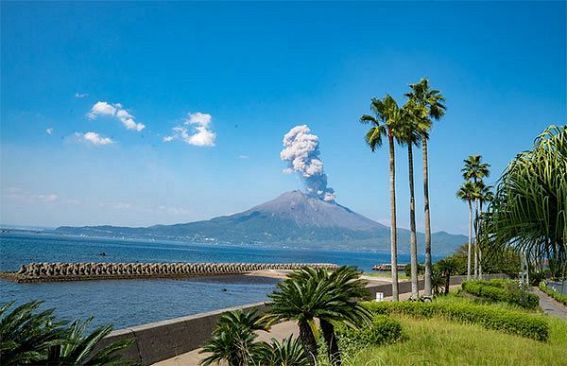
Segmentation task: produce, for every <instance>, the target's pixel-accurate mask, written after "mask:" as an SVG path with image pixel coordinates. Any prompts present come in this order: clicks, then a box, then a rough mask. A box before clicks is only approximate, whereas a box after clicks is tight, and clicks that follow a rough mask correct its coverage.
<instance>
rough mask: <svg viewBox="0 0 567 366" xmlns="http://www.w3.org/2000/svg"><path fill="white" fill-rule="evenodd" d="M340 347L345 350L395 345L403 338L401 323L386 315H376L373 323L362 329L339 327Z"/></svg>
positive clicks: (337, 330)
mask: <svg viewBox="0 0 567 366" xmlns="http://www.w3.org/2000/svg"><path fill="white" fill-rule="evenodd" d="M336 332H337V336H338V338H339V346H340V348H341V349H342V350H343V351H344V350H349V349H360V348H365V347H367V346H378V345H381V344H388V343H394V342H396V341H398V340H399V339H400V338H401V337H402V326H401V325H400V323H399V322H398V321H397V320H395V319H392V318H390V317H387V316H384V315H375V316H374V317H373V318H372V323H371V324H370V325H369V326H367V327H364V328H362V329H352V328H348V327H346V326H344V325H339V326H338V327H337V329H336Z"/></svg>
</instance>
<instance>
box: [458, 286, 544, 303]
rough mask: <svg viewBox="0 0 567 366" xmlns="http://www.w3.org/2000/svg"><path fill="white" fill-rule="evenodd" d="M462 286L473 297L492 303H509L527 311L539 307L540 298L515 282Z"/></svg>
mask: <svg viewBox="0 0 567 366" xmlns="http://www.w3.org/2000/svg"><path fill="white" fill-rule="evenodd" d="M461 286H462V289H463V291H465V292H467V293H469V294H471V295H475V296H479V297H482V298H486V299H490V300H492V301H502V302H507V303H509V304H514V305H518V306H521V307H523V308H525V309H536V308H537V307H538V306H539V297H538V296H537V295H534V294H531V293H529V292H527V291H525V290H523V289H522V288H520V286H519V285H518V283H515V282H514V281H506V280H489V281H465V282H463V283H462V285H461Z"/></svg>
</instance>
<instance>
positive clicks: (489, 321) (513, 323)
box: [365, 302, 549, 341]
mask: <svg viewBox="0 0 567 366" xmlns="http://www.w3.org/2000/svg"><path fill="white" fill-rule="evenodd" d="M365 306H366V307H367V308H368V309H369V310H370V311H372V312H374V313H376V314H383V315H388V314H407V315H410V316H416V317H424V318H432V317H437V316H438V317H442V318H445V319H449V320H454V321H458V322H462V323H474V324H480V325H481V326H483V327H484V328H487V329H494V330H499V331H502V332H506V333H511V334H517V335H520V336H522V337H527V338H532V339H535V340H538V341H547V339H548V338H549V324H548V323H547V321H546V320H545V319H544V318H542V317H541V316H538V315H533V314H527V313H524V312H519V311H512V310H506V309H503V308H499V307H494V306H490V305H477V304H471V303H437V302H432V303H420V302H367V303H365Z"/></svg>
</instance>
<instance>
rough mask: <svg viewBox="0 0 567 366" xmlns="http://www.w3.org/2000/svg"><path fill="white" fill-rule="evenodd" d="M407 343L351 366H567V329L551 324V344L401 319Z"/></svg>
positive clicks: (369, 353) (370, 352) (367, 354)
mask: <svg viewBox="0 0 567 366" xmlns="http://www.w3.org/2000/svg"><path fill="white" fill-rule="evenodd" d="M398 319H399V320H400V321H401V323H402V327H403V329H404V334H405V338H406V339H405V340H404V341H402V342H399V343H397V344H393V345H389V346H383V347H376V348H369V349H366V350H363V351H361V352H360V353H358V354H357V355H356V356H355V358H354V359H352V360H349V361H350V362H348V364H350V365H365V366H367V365H368V366H370V365H373V366H378V365H447V366H448V365H451V366H453V365H475V366H476V365H495V366H505V365H510V366H512V365H514V366H516V365H533V366H535V365H542V366H543V365H557V366H560V365H567V357H565V350H566V349H567V323H565V322H563V321H561V320H555V319H553V320H551V319H550V321H551V339H550V342H548V343H541V342H537V341H533V340H530V339H527V338H522V337H518V336H513V335H508V334H503V333H500V332H496V331H491V330H485V329H483V328H481V327H480V326H478V325H464V324H457V323H454V322H449V321H445V320H441V319H430V320H420V319H413V318H408V317H403V316H402V317H398Z"/></svg>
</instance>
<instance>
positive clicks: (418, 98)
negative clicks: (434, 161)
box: [406, 79, 446, 296]
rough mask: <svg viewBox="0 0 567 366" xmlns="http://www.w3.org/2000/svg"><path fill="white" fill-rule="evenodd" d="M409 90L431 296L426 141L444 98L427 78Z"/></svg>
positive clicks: (426, 289)
mask: <svg viewBox="0 0 567 366" xmlns="http://www.w3.org/2000/svg"><path fill="white" fill-rule="evenodd" d="M410 88H411V92H409V93H407V94H406V96H407V97H409V98H410V99H411V100H414V101H415V103H416V105H417V106H418V107H419V108H420V109H421V111H422V113H421V116H420V117H421V118H420V119H419V121H420V124H419V127H420V128H419V132H420V133H421V150H422V159H423V205H424V220H425V286H424V293H425V296H431V274H432V261H431V214H430V211H429V163H428V151H427V141H428V140H429V131H430V129H431V124H432V121H433V120H435V121H438V120H439V119H441V117H443V116H444V115H445V110H446V107H445V104H444V102H445V98H444V97H443V95H442V94H441V92H440V91H439V90H435V89H431V88H430V86H429V81H428V80H427V79H421V80H420V81H419V82H418V83H415V84H410Z"/></svg>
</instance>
